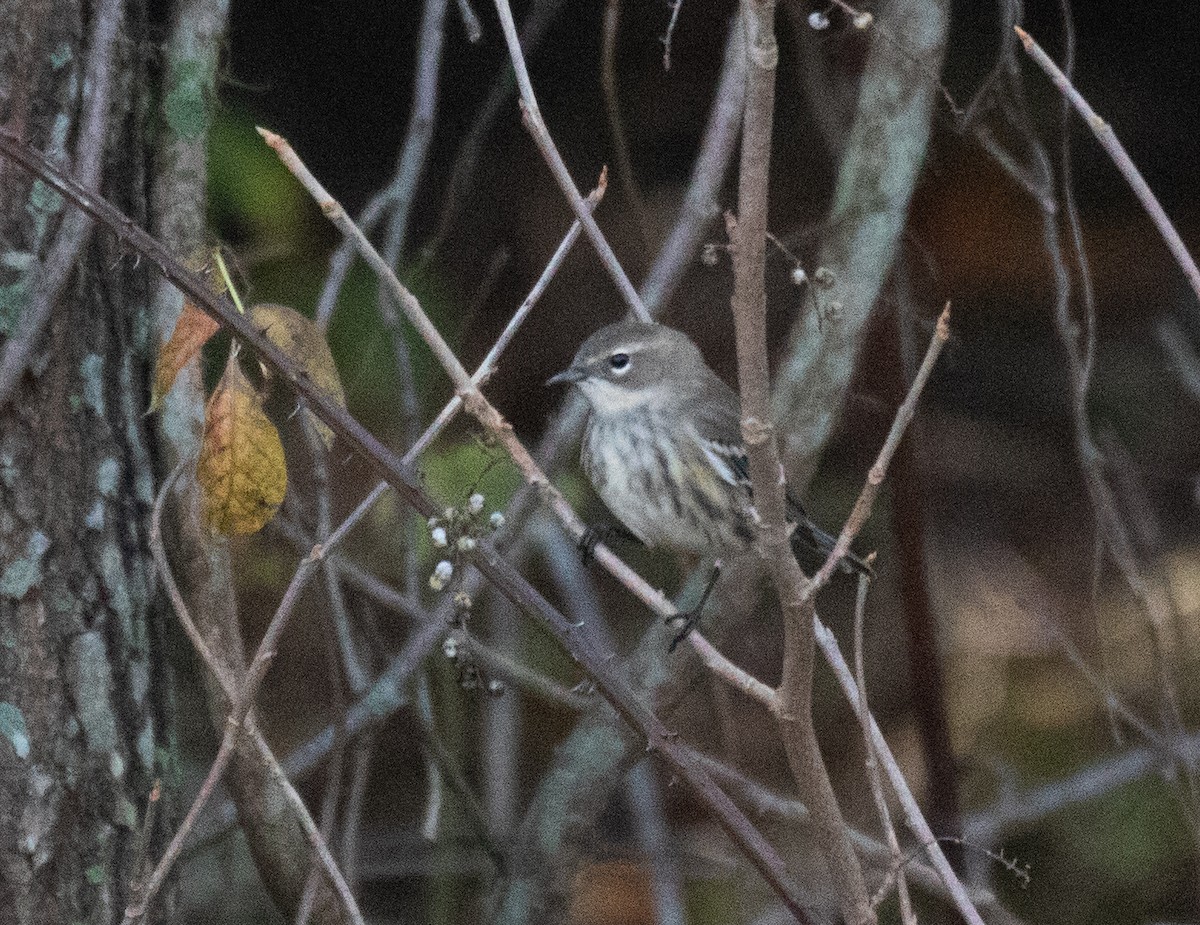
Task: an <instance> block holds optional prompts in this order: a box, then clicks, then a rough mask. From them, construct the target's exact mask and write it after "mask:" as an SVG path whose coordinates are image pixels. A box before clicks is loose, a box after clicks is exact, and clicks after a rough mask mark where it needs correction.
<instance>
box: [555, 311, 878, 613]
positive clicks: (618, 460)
mask: <svg viewBox="0 0 1200 925" xmlns="http://www.w3.org/2000/svg"><path fill="white" fill-rule="evenodd" d="M559 383H570V384H572V385H575V386H578V387H579V389H580V391H582V392H583V395H584V398H586V399H587V400H588V403H589V404H590V405H591V413H590V414H589V415H588V421H587V429H586V431H585V433H584V436H583V447H582V453H581V459H582V462H583V469H584V472H586V473H587V476H588V478H589V479H590V480H591V482H592V485H593V486H594V487H595V489H596V492H597V493H598V494H599V495H600V498H601V499H602V500H603V501H604V503H605V504H606V505H607V506H608V508H609V510H610V511H612V512H613V514H615V515H616V517H617V519H618V520H620V521H621V523H622V524H623V525H624V526H625V527H626V529H628V530H629V532H630V533H632V534H633V535H634V536H635V537H637V539H639V540H641V541H642V542H643V543H645V544H646V545H647V546H652V547H653V546H661V547H666V548H668V549H672V550H676V551H679V552H684V553H690V554H692V555H696V556H700V557H702V558H707V559H716V558H717V557H719V556H721V555H725V554H736V553H738V552H741V551H743V550H746V549H749V547H750V546H751V544H753V542H754V538H755V523H756V521H757V514H756V513H755V510H754V503H753V499H752V498H751V491H750V468H749V463H748V461H747V459H746V453H745V450H744V448H743V447H742V434H741V403H740V402H739V400H738V396H737V394H736V393H735V392H734V391H733V390H732V389H731V388H729V386H727V385H726V384H725V383H724V382H723V381H722V380H721V378H720V377H719V376H717V374H716V373H714V372H713V371H712V370H711V369H710V368H709V366H708V364H707V363H705V362H704V357H703V356H702V355H701V354H700V349H699V348H698V347H697V346H696V345H695V344H694V343H692V341H691V340H690V339H689V338H688V336H687V335H686V334H684V333H682V332H681V331H676V330H675V329H674V328H669V327H667V326H666V325H661V324H647V323H644V322H640V321H622V322H618V323H617V324H610V325H609V326H608V327H605V328H601V329H600V330H599V331H597V332H596V333H595V334H593V335H592V336H591V337H589V338H588V339H587V340H586V341H584V343H583V346H582V347H580V348H579V352H578V353H576V354H575V359H574V360H573V361H572V362H571V365H570V366H569V367H568V368H567V369H566V370H564V371H563V372H561V373H559V374H558V375H557V376H554V377H553V378H551V379H550V380H549V382H547V385H555V384H559ZM787 500H788V518H789V520H790V521H791V522H793V523H795V525H796V529H795V531H794V532H793V534H792V548H793V550H795V551H797V552H801V551H803V550H809V551H811V552H815V553H818V554H820V555H821V556H822V557H823V556H825V555H828V553H829V552H830V550H832V549H833V545H834V541H835V540H834V537H832V536H830V535H829V534H828V533H825V532H824V531H823V530H821V529H820V528H819V527H817V526H816V525H815V524H813V523H812V521H810V520H809V519H808V516H807V515H806V514H805V513H804V509H803V508H802V507H801V506H800V504H799V503H798V502H797V501H795V500H794V499H793V498H791V497H790V496H789V497H788V499H787ZM810 558H811V556H810ZM842 565H843V568H844V569H845V570H846V571H859V572H863V573H865V574H870V573H871V570H870V568H869V567H868V566H867V565H866V563H864V562H863V561H862V560H861V559H859V558H857V557H856V556H853V555H848V556H847V557H846V558H845V559H843V560H842ZM710 590H711V586H710ZM705 596H706V597H707V593H706V595H705ZM700 606H701V607H702V606H703V600H702V601H701V604H700Z"/></svg>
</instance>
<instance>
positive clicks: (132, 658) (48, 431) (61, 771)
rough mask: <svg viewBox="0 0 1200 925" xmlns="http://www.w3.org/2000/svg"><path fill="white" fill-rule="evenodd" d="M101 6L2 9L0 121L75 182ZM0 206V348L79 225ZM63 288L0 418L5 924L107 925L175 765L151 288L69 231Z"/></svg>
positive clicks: (114, 186) (52, 203)
mask: <svg viewBox="0 0 1200 925" xmlns="http://www.w3.org/2000/svg"><path fill="white" fill-rule="evenodd" d="M113 6H114V5H113V4H109V5H108V7H109V8H108V9H107V10H105V11H103V12H102V10H101V8H102V7H103V4H101V3H98V2H88V0H23V2H7V3H0V19H2V20H3V21H4V22H6V23H8V24H11V25H12V28H6V29H4V30H0V62H2V71H3V73H4V74H5V75H6V79H5V80H4V81H3V82H0V122H3V123H4V124H5V125H6V127H7V128H8V129H9V130H12V131H16V132H18V133H19V134H21V135H23V136H24V137H25V138H26V139H27V140H28V141H29V142H30V143H31V144H33V145H35V146H36V147H38V148H40V149H42V150H44V151H47V152H49V153H50V154H51V156H55V157H61V158H62V159H64V160H65V161H67V162H69V163H71V164H73V165H74V164H78V163H79V162H80V160H81V156H82V155H81V149H82V147H83V146H84V145H85V144H86V142H83V141H81V138H82V137H83V135H84V134H85V133H84V132H83V129H82V126H83V125H84V122H85V115H84V114H85V112H86V111H87V110H88V107H89V106H90V105H91V100H92V98H93V94H94V93H95V91H96V82H95V80H94V79H93V77H94V73H95V71H94V68H89V61H90V60H91V55H92V53H93V46H94V45H95V42H94V41H93V36H95V35H96V34H97V28H96V27H97V22H98V17H100V16H102V15H103V16H107V15H109V14H110V13H111V12H112V8H113ZM115 6H116V7H119V14H120V25H119V29H118V31H117V33H116V37H115V41H113V42H112V43H111V44H110V54H109V55H108V56H107V57H108V63H107V67H108V69H109V73H110V75H111V83H110V85H109V97H108V98H109V102H108V105H107V107H106V111H107V121H106V124H105V131H104V132H103V133H102V136H101V137H100V139H99V144H100V145H101V146H102V147H103V151H102V153H101V156H100V161H99V165H100V177H101V180H100V186H101V189H102V190H103V192H104V193H105V195H107V196H109V197H110V198H112V199H113V200H114V201H116V202H117V203H118V204H119V205H120V206H121V208H122V209H124V210H125V211H126V212H127V213H129V214H130V215H131V216H133V217H134V218H135V219H136V220H139V221H140V220H143V219H144V217H145V211H146V209H145V187H146V182H145V173H144V170H145V160H144V158H143V157H142V156H141V154H140V152H143V151H145V150H146V144H145V120H144V113H145V112H146V108H147V107H146V105H145V101H144V100H143V99H142V96H141V95H142V94H143V93H145V92H146V91H145V87H146V86H147V85H148V81H147V79H146V75H145V59H144V55H145V54H146V47H147V46H146V32H147V29H146V9H145V5H144V3H143V2H142V0H126V2H125V3H123V4H116V5H115ZM0 206H2V208H0V293H2V294H3V295H0V342H4V341H11V340H12V339H13V338H14V335H16V334H17V333H18V332H19V330H20V329H21V323H22V313H23V312H24V310H25V309H26V308H27V306H28V304H29V300H30V298H31V294H32V293H34V292H35V291H36V289H37V287H38V286H39V285H40V284H41V283H42V281H43V279H44V274H45V265H46V263H47V257H48V255H49V254H50V252H51V249H52V247H53V246H54V244H55V243H56V241H61V240H62V237H61V236H62V234H63V229H64V228H66V229H69V230H70V232H71V233H75V232H77V231H78V230H79V229H78V228H73V226H72V224H71V223H70V222H68V221H65V220H66V219H67V217H68V211H69V210H68V208H67V207H66V206H65V205H64V204H63V203H62V202H61V200H59V199H58V197H57V196H54V195H52V194H49V193H48V192H47V191H46V189H45V187H44V186H42V185H41V184H40V183H35V182H33V181H31V179H30V178H29V177H27V176H25V175H23V174H21V173H20V172H19V171H18V170H17V169H16V168H15V167H14V166H13V165H11V164H4V165H0ZM64 279H65V284H64V285H63V286H62V287H61V291H60V292H58V293H57V294H56V296H55V297H54V299H53V301H52V303H51V305H50V313H49V315H48V321H47V322H46V324H45V326H44V328H43V329H41V330H40V331H38V332H37V336H36V337H34V338H33V339H32V340H31V348H32V349H31V350H30V351H29V353H28V358H27V363H26V366H27V369H26V371H25V372H24V373H23V374H22V375H21V377H20V378H19V380H18V381H17V383H16V387H15V389H14V391H13V392H12V394H11V396H10V399H9V401H8V402H7V403H5V404H4V405H3V406H2V407H0V909H3V910H4V915H3V918H4V920H5V921H11V922H18V923H39V922H46V923H62V922H113V921H119V920H120V918H121V916H122V915H123V913H124V909H125V905H126V903H127V902H128V901H129V896H130V888H131V884H132V883H133V882H134V881H135V878H136V873H137V871H136V869H135V868H136V867H137V864H138V844H139V838H140V829H141V820H142V818H143V814H144V813H145V809H146V802H147V797H148V794H149V792H150V789H151V786H152V783H153V781H154V779H155V778H156V777H161V776H163V775H164V772H167V771H169V768H164V767H163V765H164V761H165V763H166V764H168V765H170V764H172V762H171V761H170V760H169V759H170V757H171V755H172V754H173V752H172V750H171V748H170V745H169V743H170V741H171V721H170V709H169V704H170V698H169V690H170V684H169V678H168V677H167V676H166V672H165V668H164V667H163V666H164V665H165V659H164V656H163V651H162V649H163V633H162V631H163V612H162V610H161V608H159V607H157V606H156V605H155V600H154V595H153V584H154V582H153V574H152V564H151V561H150V557H149V554H148V549H147V514H148V511H149V508H150V504H151V502H152V500H153V499H152V492H153V477H152V467H151V460H150V453H149V449H148V447H149V443H148V439H147V434H146V430H145V424H144V421H143V419H142V414H143V412H144V410H145V404H146V396H147V383H148V369H149V362H150V350H149V343H148V331H149V326H148V321H147V294H148V280H147V272H146V269H145V268H144V267H140V266H138V263H137V261H136V260H134V259H133V258H131V257H129V256H128V255H126V254H123V253H122V252H121V251H120V249H119V248H118V247H117V245H116V244H115V242H114V241H113V239H112V238H111V236H108V235H105V234H103V233H97V232H92V233H89V232H88V231H87V230H86V229H84V230H83V232H82V234H81V235H80V236H79V246H78V247H77V248H76V249H75V250H74V251H73V260H72V263H71V264H70V265H68V273H67V275H66V276H65V277H64ZM166 783H167V784H168V786H169V784H170V783H171V781H170V779H169V778H168V780H167V781H166ZM160 818H161V815H160ZM161 828H162V827H161V826H160V829H161ZM150 850H151V851H152V852H154V853H156V851H157V842H153V843H152V845H151V848H150ZM159 910H160V914H161V912H162V910H163V906H162V904H161V903H160V906H159Z"/></svg>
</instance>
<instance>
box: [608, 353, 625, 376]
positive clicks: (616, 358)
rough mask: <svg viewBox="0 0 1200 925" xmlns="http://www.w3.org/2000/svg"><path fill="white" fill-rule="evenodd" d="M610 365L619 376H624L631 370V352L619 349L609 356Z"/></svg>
mask: <svg viewBox="0 0 1200 925" xmlns="http://www.w3.org/2000/svg"><path fill="white" fill-rule="evenodd" d="M608 365H609V366H610V367H611V368H612V371H613V372H614V373H616V374H617V375H618V376H624V375H625V374H626V373H627V372H629V354H628V353H625V352H624V351H623V350H618V351H617V352H616V353H614V354H613V355H612V356H610V357H609V358H608Z"/></svg>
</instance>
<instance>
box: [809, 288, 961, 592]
mask: <svg viewBox="0 0 1200 925" xmlns="http://www.w3.org/2000/svg"><path fill="white" fill-rule="evenodd" d="M949 339H950V303H949V302H947V303H946V307H945V308H944V309H942V314H941V315H940V316H939V317H938V321H937V328H936V329H935V330H934V334H933V338H932V339H931V340H930V341H929V348H928V349H927V350H926V351H925V359H924V360H922V361H921V367H920V369H918V370H917V375H916V377H915V378H914V379H913V384H912V385H911V386H910V387H909V390H908V395H906V396H905V398H904V402H903V403H902V404H901V405H900V408H899V410H897V412H896V417H895V419H894V420H893V421H892V427H891V429H890V430H889V431H888V435H887V439H886V440H885V441H884V443H883V447H882V448H881V449H880V450H879V455H878V456H877V457H876V458H875V464H874V465H873V466H871V471H870V472H869V473H868V474H867V482H866V484H865V485H864V486H863V489H862V491H861V492H860V493H859V496H858V500H857V501H855V502H854V508H853V509H852V510H851V511H850V517H849V518H847V520H846V523H845V525H844V526H843V527H842V531H841V533H839V534H838V538H837V542H836V543H835V544H834V547H833V550H832V551H831V552H830V553H829V556H828V558H827V559H826V560H825V564H824V565H822V566H821V568H820V570H819V571H818V572H817V574H816V575H814V576H813V579H812V582H811V584H809V586H808V587H807V588H806V589H805V591H804V598H805V600H811V599H813V598H814V597H815V596H816V594H817V592H818V591H820V590H821V588H823V587H824V586H825V584H826V582H828V581H829V579H830V577H831V576H832V575H833V572H834V569H836V568H837V567H838V564H839V563H840V562H841V561H842V559H843V558H844V557H845V555H846V553H847V552H849V551H850V544H851V543H853V542H854V538H855V537H856V536H858V532H859V531H860V530H861V529H862V528H863V526H864V525H865V524H866V522H867V519H868V518H869V517H870V516H871V509H872V508H873V507H874V506H875V498H876V497H877V496H878V495H879V487H880V486H881V485H882V484H883V480H884V478H885V477H886V476H887V470H888V466H889V465H890V464H891V462H892V457H893V456H894V455H895V453H896V448H897V447H898V446H900V441H901V440H902V439H903V438H904V431H905V430H906V429H907V428H908V424H909V422H910V421H911V420H912V419H913V415H914V414H916V413H917V402H919V401H920V400H921V393H922V392H923V391H924V390H925V384H926V383H927V382H928V381H929V376H930V374H931V373H932V372H933V367H934V365H935V364H936V363H937V358H938V356H939V355H940V354H941V352H942V348H943V347H944V346H946V341H947V340H949Z"/></svg>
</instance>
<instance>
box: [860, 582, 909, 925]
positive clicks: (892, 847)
mask: <svg viewBox="0 0 1200 925" xmlns="http://www.w3.org/2000/svg"><path fill="white" fill-rule="evenodd" d="M870 587H871V579H870V578H869V577H867V576H866V575H859V576H858V597H857V600H856V601H855V606H854V677H855V679H856V680H857V681H858V693H859V698H860V703H859V711H858V712H859V715H860V716H869V715H870V710H871V708H870V704H869V702H868V700H867V670H866V666H865V664H864V659H863V626H864V625H865V624H866V620H867V616H866V614H867V592H868V590H870ZM863 739H864V740H865V741H866V745H867V761H866V770H867V781H868V782H869V783H870V785H871V798H872V799H873V800H874V801H875V812H876V813H878V815H879V823H880V826H881V827H882V828H883V834H884V838H885V839H886V841H887V846H888V851H889V852H890V853H891V871H890V872H894V875H895V883H896V893H897V896H898V898H899V903H900V921H901V922H903V923H904V925H916V922H917V919H916V915H915V914H914V913H913V908H912V897H911V896H909V895H908V878H907V875H906V874H905V872H904V865H905V861H904V853H903V852H902V851H901V850H900V842H899V840H898V839H897V838H896V827H895V826H894V825H892V813H891V810H889V809H888V804H887V796H886V795H885V794H884V792H883V781H882V779H881V778H880V776H879V758H878V756H877V755H876V754H875V743H874V741H873V740H872V739H871V735H870V732H869V731H868V730H867V729H866V727H865V726H864V728H863ZM891 879H892V878H891V877H888V878H885V880H884V884H883V886H881V887H880V889H881V890H882V889H883V888H884V887H889V888H890V886H889V884H890V882H891ZM885 895H886V894H882V893H877V894H876V896H875V898H874V899H873V900H872V905H874V906H876V907H878V906H879V904H880V902H882V900H883V898H884V896H885Z"/></svg>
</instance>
